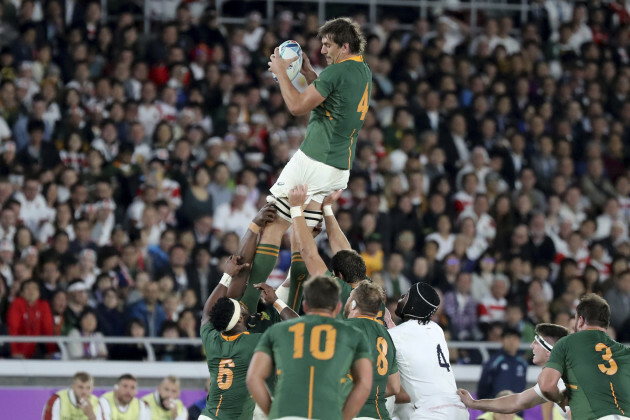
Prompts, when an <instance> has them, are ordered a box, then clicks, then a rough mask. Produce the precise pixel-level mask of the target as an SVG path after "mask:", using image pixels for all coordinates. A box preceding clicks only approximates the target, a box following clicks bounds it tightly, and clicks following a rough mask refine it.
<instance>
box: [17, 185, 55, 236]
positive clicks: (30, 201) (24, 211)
mask: <svg viewBox="0 0 630 420" xmlns="http://www.w3.org/2000/svg"><path fill="white" fill-rule="evenodd" d="M39 190H40V184H39V180H38V179H37V178H31V179H27V180H26V181H25V182H24V188H23V190H22V191H18V192H17V193H15V199H16V200H17V201H18V202H19V203H20V220H22V222H23V223H24V225H25V226H26V227H28V228H29V230H30V231H31V232H32V233H33V235H35V236H37V233H38V232H39V228H40V226H42V225H43V224H44V223H45V222H47V221H51V220H52V219H53V218H54V211H53V210H52V209H50V208H49V207H48V204H47V203H46V199H44V196H43V195H42V194H40V191H39Z"/></svg>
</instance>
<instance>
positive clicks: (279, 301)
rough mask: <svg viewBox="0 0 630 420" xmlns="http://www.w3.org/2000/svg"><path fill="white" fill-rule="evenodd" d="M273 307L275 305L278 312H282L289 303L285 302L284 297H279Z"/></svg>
mask: <svg viewBox="0 0 630 420" xmlns="http://www.w3.org/2000/svg"><path fill="white" fill-rule="evenodd" d="M273 307H274V308H276V311H277V312H278V313H280V312H282V310H283V309H284V308H286V307H287V304H286V303H284V302H283V301H282V299H277V300H276V301H275V302H274V303H273Z"/></svg>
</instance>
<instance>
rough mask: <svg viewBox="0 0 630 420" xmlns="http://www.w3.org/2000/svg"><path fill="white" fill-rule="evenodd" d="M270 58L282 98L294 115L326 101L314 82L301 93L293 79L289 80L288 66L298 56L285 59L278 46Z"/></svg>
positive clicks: (304, 113)
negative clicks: (294, 84) (281, 55)
mask: <svg viewBox="0 0 630 420" xmlns="http://www.w3.org/2000/svg"><path fill="white" fill-rule="evenodd" d="M269 60H270V61H269V63H268V64H269V70H270V71H272V72H273V73H274V74H275V75H276V77H277V78H278V84H279V85H280V93H282V98H283V99H284V102H285V103H286V104H287V108H288V109H289V112H290V113H291V114H292V115H295V116H300V115H306V114H308V113H309V112H311V111H312V110H313V109H315V108H316V107H317V106H319V105H320V104H321V103H322V102H324V100H325V99H326V98H324V97H323V96H322V95H321V94H320V93H319V92H318V91H317V89H315V86H313V84H310V85H309V86H308V87H307V88H306V90H305V91H304V92H302V93H300V92H299V91H298V90H297V89H296V88H295V86H293V83H292V82H291V80H289V76H287V67H289V65H290V64H291V63H292V62H294V61H295V60H297V57H295V58H292V59H290V60H285V59H283V58H282V57H280V51H279V49H278V48H276V49H275V50H274V52H273V54H271V57H269ZM309 77H312V73H310V72H309ZM313 80H314V79H313Z"/></svg>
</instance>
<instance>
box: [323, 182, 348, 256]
mask: <svg viewBox="0 0 630 420" xmlns="http://www.w3.org/2000/svg"><path fill="white" fill-rule="evenodd" d="M342 192H343V190H338V191H335V192H334V193H332V194H330V195H329V196H327V197H326V198H324V201H323V202H322V210H323V212H324V220H325V222H326V233H327V234H328V243H329V244H330V249H331V250H332V253H333V255H335V254H336V253H337V252H339V251H344V250H350V249H352V247H351V246H350V242H348V238H346V235H345V234H344V233H343V231H342V230H341V228H340V227H339V223H337V218H336V217H335V215H334V214H333V212H332V207H331V206H332V204H333V203H334V202H335V201H337V200H338V199H339V197H340V196H341V193H342Z"/></svg>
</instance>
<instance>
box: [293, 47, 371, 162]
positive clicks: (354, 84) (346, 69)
mask: <svg viewBox="0 0 630 420" xmlns="http://www.w3.org/2000/svg"><path fill="white" fill-rule="evenodd" d="M313 86H315V89H317V91H318V92H319V93H320V94H321V95H322V96H323V97H324V98H326V99H325V100H324V102H323V103H322V104H321V105H320V106H318V107H316V108H315V109H314V110H313V111H311V115H310V118H309V121H308V128H307V130H306V137H305V139H304V142H303V143H302V146H301V147H300V149H301V150H302V151H303V152H304V154H306V155H307V156H309V157H310V158H312V159H315V160H317V161H319V162H322V163H325V164H326V165H330V166H332V167H335V168H337V169H351V168H352V161H353V160H354V156H355V149H356V146H357V136H358V135H359V130H361V127H363V121H364V120H365V115H366V113H367V111H368V108H369V103H370V95H371V93H372V72H371V71H370V68H369V67H368V65H367V64H366V63H365V62H364V61H363V58H362V57H361V56H354V57H350V58H348V59H346V60H343V61H340V62H339V63H336V64H331V65H329V66H328V67H326V68H325V69H324V70H323V71H322V72H321V73H320V75H319V77H318V78H317V79H316V80H315V81H314V82H313Z"/></svg>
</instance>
